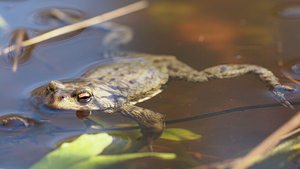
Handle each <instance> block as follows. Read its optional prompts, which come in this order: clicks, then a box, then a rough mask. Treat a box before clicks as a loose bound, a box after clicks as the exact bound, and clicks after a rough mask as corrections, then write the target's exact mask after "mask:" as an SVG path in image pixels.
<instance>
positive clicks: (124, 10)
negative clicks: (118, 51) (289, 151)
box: [0, 0, 148, 55]
mask: <svg viewBox="0 0 300 169" xmlns="http://www.w3.org/2000/svg"><path fill="white" fill-rule="evenodd" d="M147 6H148V2H147V1H144V0H142V1H139V2H136V3H133V4H130V5H127V6H124V7H121V8H119V9H116V10H113V11H110V12H107V13H105V14H102V15H99V16H96V17H93V18H90V19H87V20H84V21H81V22H77V23H74V24H71V25H67V26H64V27H61V28H57V29H54V30H52V31H49V32H46V33H44V34H41V35H39V36H36V37H34V38H32V39H29V40H26V41H23V42H22V44H21V45H22V46H23V47H26V46H30V45H33V44H36V43H39V42H42V41H45V40H48V39H51V38H54V37H57V36H60V35H63V34H66V33H70V32H73V31H76V30H79V29H83V28H86V27H90V26H93V25H96V24H99V23H102V22H105V21H108V20H111V19H115V18H117V17H120V16H124V15H127V14H130V13H132V12H135V11H138V10H141V9H144V8H146V7H147ZM15 49H16V46H15V45H12V46H9V47H7V48H5V49H3V50H2V51H0V55H2V54H7V53H9V52H11V51H13V50H15Z"/></svg>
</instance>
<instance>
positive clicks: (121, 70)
mask: <svg viewBox="0 0 300 169" xmlns="http://www.w3.org/2000/svg"><path fill="white" fill-rule="evenodd" d="M168 78H169V74H168V70H167V67H166V65H162V64H157V63H154V60H153V59H151V58H149V57H144V58H141V57H139V58H137V57H129V58H120V59H115V60H114V62H113V63H109V64H105V65H102V66H98V67H96V68H94V69H91V70H90V71H88V72H86V73H85V74H83V75H82V76H81V77H80V79H81V80H84V81H88V82H90V83H89V84H88V86H90V87H92V88H93V89H94V90H97V87H99V86H102V87H105V88H106V89H107V88H108V89H109V90H110V91H112V92H115V93H118V94H119V95H123V96H126V97H127V99H128V101H130V102H139V101H142V100H145V99H146V98H147V97H150V96H153V95H155V94H157V93H159V92H160V91H161V90H160V89H161V87H162V86H163V85H164V84H165V83H166V82H167V80H168Z"/></svg>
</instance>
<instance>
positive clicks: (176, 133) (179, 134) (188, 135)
mask: <svg viewBox="0 0 300 169" xmlns="http://www.w3.org/2000/svg"><path fill="white" fill-rule="evenodd" d="M160 138H162V139H167V140H172V141H183V140H196V139H199V138H201V135H199V134H195V133H193V132H191V131H189V130H186V129H183V128H167V129H165V131H164V132H163V134H162V135H161V137H160Z"/></svg>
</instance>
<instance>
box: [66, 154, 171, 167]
mask: <svg viewBox="0 0 300 169" xmlns="http://www.w3.org/2000/svg"><path fill="white" fill-rule="evenodd" d="M143 157H156V158H161V159H164V160H172V159H174V158H176V155H175V154H173V153H154V152H148V153H130V154H122V155H102V156H96V157H92V158H90V159H89V160H85V161H82V162H80V163H78V164H76V165H74V166H72V167H71V169H82V168H88V169H98V168H101V167H107V166H109V165H113V164H116V163H120V162H123V161H127V160H132V159H137V158H143Z"/></svg>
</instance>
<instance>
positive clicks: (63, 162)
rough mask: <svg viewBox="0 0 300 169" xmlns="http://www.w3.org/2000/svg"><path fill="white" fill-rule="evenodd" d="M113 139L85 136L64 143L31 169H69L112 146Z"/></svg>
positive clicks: (102, 135) (106, 135) (105, 136)
mask: <svg viewBox="0 0 300 169" xmlns="http://www.w3.org/2000/svg"><path fill="white" fill-rule="evenodd" d="M111 142H112V137H111V136H109V135H108V134H106V133H99V134H95V135H93V134H84V135H81V136H80V137H78V138H77V139H76V140H75V141H73V142H71V143H64V144H62V145H61V146H60V147H59V148H58V149H56V150H54V151H52V152H50V153H48V154H47V155H46V156H45V157H44V158H43V159H42V160H40V161H39V162H38V163H36V164H35V165H33V166H32V167H31V169H42V168H45V169H46V168H55V169H60V168H61V169H63V168H69V167H70V166H72V165H74V164H75V163H77V162H80V161H82V160H86V159H88V158H90V157H93V156H96V155H98V154H99V153H101V152H102V151H103V150H104V148H106V147H107V146H108V145H110V144H111Z"/></svg>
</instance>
